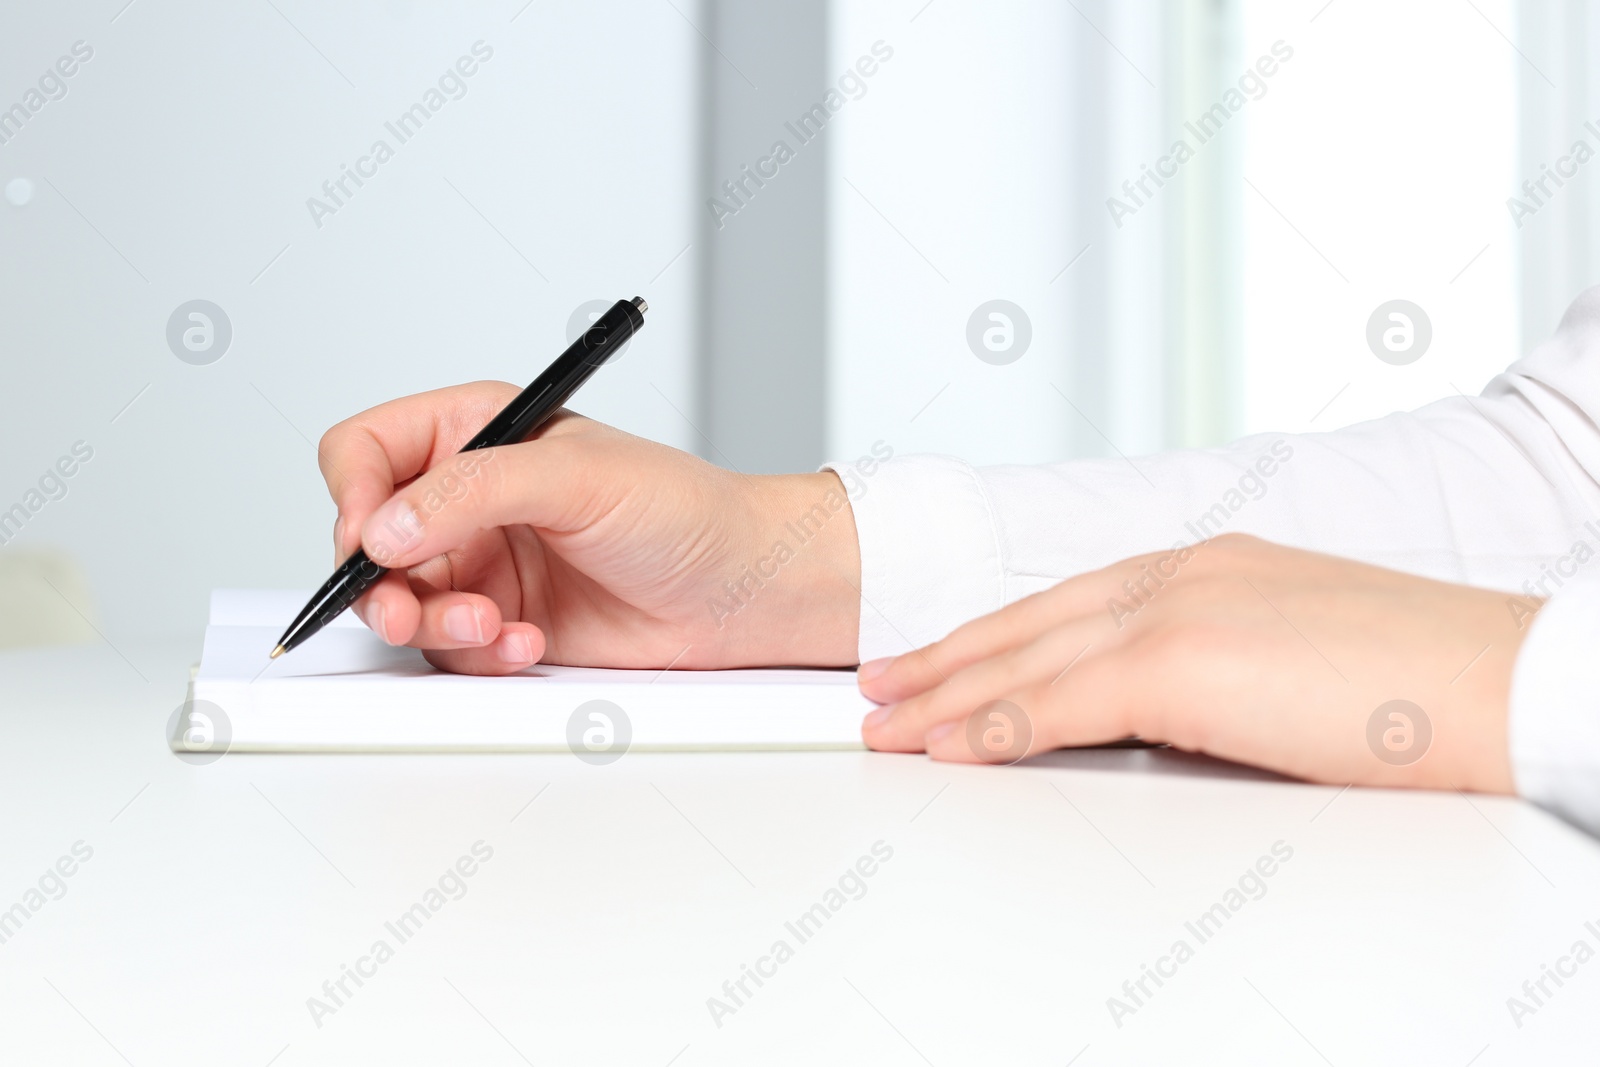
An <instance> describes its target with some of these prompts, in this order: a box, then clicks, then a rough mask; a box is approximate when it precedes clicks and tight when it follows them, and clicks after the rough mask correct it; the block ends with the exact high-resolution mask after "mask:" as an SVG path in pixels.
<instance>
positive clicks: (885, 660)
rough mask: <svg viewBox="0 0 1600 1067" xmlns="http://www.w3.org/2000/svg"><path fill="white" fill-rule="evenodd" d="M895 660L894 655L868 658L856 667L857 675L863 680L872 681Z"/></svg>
mask: <svg viewBox="0 0 1600 1067" xmlns="http://www.w3.org/2000/svg"><path fill="white" fill-rule="evenodd" d="M893 662H894V657H893V656H884V657H882V658H881V659H874V660H868V661H867V662H865V663H863V664H862V665H861V666H860V667H859V668H857V669H856V677H857V678H858V679H859V680H861V681H863V682H870V681H872V680H873V679H874V678H877V677H879V676H880V675H882V674H883V672H884V671H886V670H888V669H889V664H891V663H893Z"/></svg>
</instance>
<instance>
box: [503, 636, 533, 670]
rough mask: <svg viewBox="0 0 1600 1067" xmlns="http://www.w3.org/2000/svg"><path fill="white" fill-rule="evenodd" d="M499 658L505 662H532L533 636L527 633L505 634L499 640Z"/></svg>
mask: <svg viewBox="0 0 1600 1067" xmlns="http://www.w3.org/2000/svg"><path fill="white" fill-rule="evenodd" d="M500 658H501V659H502V660H504V661H505V662H507V663H532V662H533V638H531V637H530V636H529V635H527V634H523V633H514V634H506V635H505V639H504V640H503V641H501V642H500Z"/></svg>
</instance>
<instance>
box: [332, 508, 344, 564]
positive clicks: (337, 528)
mask: <svg viewBox="0 0 1600 1067" xmlns="http://www.w3.org/2000/svg"><path fill="white" fill-rule="evenodd" d="M333 554H334V555H335V556H337V557H339V558H340V559H343V558H344V516H343V515H340V516H339V517H338V518H337V519H334V520H333Z"/></svg>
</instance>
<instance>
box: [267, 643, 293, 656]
mask: <svg viewBox="0 0 1600 1067" xmlns="http://www.w3.org/2000/svg"><path fill="white" fill-rule="evenodd" d="M287 651H289V650H288V649H286V648H284V647H283V646H282V645H279V646H278V647H277V648H275V649H273V650H272V655H271V656H269V657H267V658H268V659H277V658H278V657H279V656H281V655H283V654H284V653H285V652H287Z"/></svg>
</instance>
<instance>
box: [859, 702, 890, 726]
mask: <svg viewBox="0 0 1600 1067" xmlns="http://www.w3.org/2000/svg"><path fill="white" fill-rule="evenodd" d="M893 714H894V705H893V704H885V705H884V706H883V707H881V708H873V709H872V710H871V711H869V712H867V717H866V718H865V719H862V720H861V725H862V726H865V727H866V728H867V729H869V730H870V729H872V728H873V727H877V726H882V725H883V724H884V723H886V722H888V721H889V716H891V715H893Z"/></svg>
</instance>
